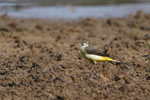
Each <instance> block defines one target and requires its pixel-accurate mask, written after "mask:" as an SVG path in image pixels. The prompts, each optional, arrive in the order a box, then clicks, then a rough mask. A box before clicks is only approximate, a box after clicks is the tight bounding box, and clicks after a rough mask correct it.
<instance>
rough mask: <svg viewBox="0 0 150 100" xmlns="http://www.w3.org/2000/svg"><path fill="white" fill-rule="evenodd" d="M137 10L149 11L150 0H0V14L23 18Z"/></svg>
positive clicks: (104, 14) (107, 14) (103, 15)
mask: <svg viewBox="0 0 150 100" xmlns="http://www.w3.org/2000/svg"><path fill="white" fill-rule="evenodd" d="M138 10H142V11H144V12H146V13H149V12H150V0H0V15H3V14H8V15H9V16H13V17H23V18H55V19H77V18H84V17H98V18H99V17H100V18H108V17H122V16H124V15H127V14H131V13H136V12H137V11H138Z"/></svg>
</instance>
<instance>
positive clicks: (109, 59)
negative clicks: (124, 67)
mask: <svg viewBox="0 0 150 100" xmlns="http://www.w3.org/2000/svg"><path fill="white" fill-rule="evenodd" d="M100 61H112V62H118V63H119V62H120V61H118V60H114V59H112V58H109V57H102V58H100Z"/></svg>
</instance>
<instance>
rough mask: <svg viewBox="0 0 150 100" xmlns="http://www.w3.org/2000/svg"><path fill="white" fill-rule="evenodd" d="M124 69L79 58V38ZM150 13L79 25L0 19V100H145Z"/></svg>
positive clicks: (149, 82) (149, 91) (149, 90)
mask: <svg viewBox="0 0 150 100" xmlns="http://www.w3.org/2000/svg"><path fill="white" fill-rule="evenodd" d="M85 38H87V39H89V40H90V43H91V45H93V46H94V47H96V48H99V49H100V50H101V51H106V52H107V53H108V54H109V56H111V57H112V58H114V59H116V60H120V61H122V62H125V63H126V64H115V63H110V62H99V63H97V64H96V65H94V64H92V63H91V62H90V61H89V60H86V59H84V58H82V57H80V52H79V47H80V43H81V42H82V41H83V39H85ZM149 98H150V14H144V13H142V12H138V13H137V14H135V15H129V16H126V17H124V18H115V19H114V18H110V19H107V20H105V19H94V18H87V19H82V20H78V21H53V20H39V19H17V18H10V17H8V16H7V15H3V16H0V99H1V100H25V99H26V100H32V99H35V100H103V99H106V100H129V99H131V100H133V99H134V100H148V99H149Z"/></svg>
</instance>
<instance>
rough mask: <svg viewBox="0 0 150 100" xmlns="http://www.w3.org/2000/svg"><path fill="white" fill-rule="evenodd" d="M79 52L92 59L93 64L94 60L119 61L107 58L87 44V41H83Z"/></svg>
mask: <svg viewBox="0 0 150 100" xmlns="http://www.w3.org/2000/svg"><path fill="white" fill-rule="evenodd" d="M80 52H81V55H82V56H83V57H85V58H87V59H89V60H91V61H93V63H94V64H96V62H100V61H111V62H118V63H120V61H117V60H114V59H112V58H109V57H107V56H105V54H103V53H101V52H99V51H98V50H97V49H95V48H93V47H91V46H89V45H88V42H83V43H82V44H81V46H80Z"/></svg>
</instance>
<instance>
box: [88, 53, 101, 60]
mask: <svg viewBox="0 0 150 100" xmlns="http://www.w3.org/2000/svg"><path fill="white" fill-rule="evenodd" d="M85 57H86V58H88V59H91V60H95V61H99V60H100V59H101V58H102V57H101V56H98V55H93V54H86V55H85Z"/></svg>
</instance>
